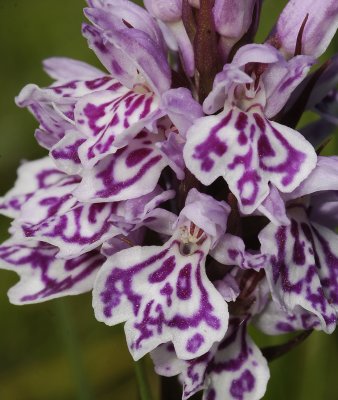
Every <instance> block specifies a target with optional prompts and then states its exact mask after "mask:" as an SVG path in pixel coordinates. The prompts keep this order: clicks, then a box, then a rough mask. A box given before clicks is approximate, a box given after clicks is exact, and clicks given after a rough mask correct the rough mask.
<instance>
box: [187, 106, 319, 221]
mask: <svg viewBox="0 0 338 400" xmlns="http://www.w3.org/2000/svg"><path fill="white" fill-rule="evenodd" d="M184 159H185V162H186V165H187V167H188V168H189V169H190V170H191V171H192V172H193V173H194V175H195V176H196V177H197V178H198V179H199V180H200V181H201V182H202V183H203V184H204V185H210V184H211V183H212V182H213V181H214V180H216V179H217V178H218V177H219V176H221V177H223V178H224V179H225V180H226V182H227V183H228V185H229V188H230V190H231V191H232V193H233V194H234V195H235V196H236V198H237V200H238V202H239V205H240V207H241V210H242V211H243V212H245V213H251V212H253V211H254V210H255V209H256V208H257V207H258V206H259V205H260V204H261V203H262V201H263V200H264V199H265V197H266V196H267V195H268V193H269V182H271V183H273V184H274V185H275V186H276V187H277V188H278V189H279V190H280V191H281V192H291V191H292V190H294V189H295V188H296V187H297V186H298V185H299V184H300V183H301V182H302V181H303V180H304V179H305V178H306V177H307V175H308V174H309V173H310V172H311V170H312V169H313V168H314V167H315V162H316V154H315V152H314V150H313V149H312V147H311V145H310V144H309V143H308V142H307V141H306V140H305V139H303V137H302V136H301V135H300V134H298V133H297V132H296V131H294V130H292V129H290V128H287V127H286V126H282V125H280V124H277V123H276V122H271V121H268V120H267V119H265V118H264V117H263V116H262V115H261V113H259V112H252V113H244V112H241V111H240V110H239V109H236V108H233V109H231V110H229V111H227V112H226V111H224V112H223V113H221V114H218V115H217V116H210V117H205V118H201V119H199V120H197V121H196V122H195V124H194V125H193V126H192V127H191V128H190V130H189V131H188V139H187V144H186V146H185V148H184Z"/></svg>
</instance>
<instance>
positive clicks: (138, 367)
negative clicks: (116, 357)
mask: <svg viewBox="0 0 338 400" xmlns="http://www.w3.org/2000/svg"><path fill="white" fill-rule="evenodd" d="M134 368H135V375H136V380H137V384H138V389H139V393H140V397H141V400H152V395H151V391H150V387H149V383H148V380H147V377H146V372H145V370H146V367H145V357H143V358H141V360H139V361H135V362H134Z"/></svg>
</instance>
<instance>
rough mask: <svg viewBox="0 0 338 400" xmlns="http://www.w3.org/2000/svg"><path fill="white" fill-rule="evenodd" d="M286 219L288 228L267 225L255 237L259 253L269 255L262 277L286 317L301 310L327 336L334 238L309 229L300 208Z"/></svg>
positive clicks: (335, 263)
mask: <svg viewBox="0 0 338 400" xmlns="http://www.w3.org/2000/svg"><path fill="white" fill-rule="evenodd" d="M288 215H289V217H290V220H291V224H290V225H289V226H281V227H276V226H273V225H272V224H269V225H268V226H267V227H266V228H265V229H264V230H263V231H262V232H261V233H260V235H259V238H260V241H261V244H262V248H261V251H262V252H263V253H265V254H267V255H269V261H268V265H267V267H266V275H267V278H268V281H269V284H270V286H271V291H272V295H273V297H274V299H275V301H277V302H278V303H279V304H280V305H281V306H282V307H283V308H284V309H285V310H286V311H288V312H290V313H292V312H293V311H294V308H295V307H296V306H301V307H303V308H304V309H305V310H307V311H309V312H310V313H313V314H315V315H316V316H317V318H318V320H319V322H320V324H321V326H322V329H323V330H324V331H326V332H329V333H330V332H332V331H333V329H334V328H335V325H336V310H335V308H336V307H337V296H336V294H335V291H336V288H337V277H338V275H337V267H338V260H337V255H336V254H335V252H336V247H337V245H336V243H337V238H336V235H335V234H334V233H330V235H329V234H328V233H327V230H326V229H325V228H320V229H319V230H318V227H312V226H311V223H310V222H309V220H308V218H307V216H306V213H305V210H304V208H303V206H294V207H292V208H291V209H289V211H288ZM323 229H324V233H325V236H322V235H321V231H322V230H323ZM328 238H330V240H329V241H328ZM332 239H333V240H334V241H335V245H334V246H332V244H331V242H332ZM327 263H329V265H328V264H327ZM328 271H330V272H329V274H328V275H327V273H328Z"/></svg>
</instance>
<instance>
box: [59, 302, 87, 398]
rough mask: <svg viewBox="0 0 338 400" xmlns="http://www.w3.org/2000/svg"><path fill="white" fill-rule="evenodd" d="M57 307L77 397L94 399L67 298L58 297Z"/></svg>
mask: <svg viewBox="0 0 338 400" xmlns="http://www.w3.org/2000/svg"><path fill="white" fill-rule="evenodd" d="M55 309H56V313H57V316H58V320H59V326H60V331H61V336H62V340H63V343H64V345H65V348H66V353H67V355H68V359H69V362H70V365H71V368H72V372H73V375H74V380H75V385H76V399H78V400H92V396H91V395H90V391H89V386H88V380H87V377H86V374H85V371H84V366H83V360H82V356H81V349H80V346H79V340H78V338H77V335H76V331H75V326H74V323H73V319H72V315H71V313H70V311H69V308H68V307H67V303H66V300H65V299H62V300H61V299H58V300H57V301H56V302H55Z"/></svg>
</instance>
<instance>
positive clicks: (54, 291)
mask: <svg viewBox="0 0 338 400" xmlns="http://www.w3.org/2000/svg"><path fill="white" fill-rule="evenodd" d="M56 252H57V249H56V248H55V247H53V246H50V245H44V244H40V243H34V242H30V243H26V244H16V243H12V242H8V243H4V244H3V245H2V246H0V260H1V261H2V267H3V268H5V269H8V270H11V271H15V272H17V273H18V274H19V275H20V277H21V280H20V282H19V283H18V284H16V285H15V286H14V287H12V288H11V289H10V291H9V293H8V295H9V298H10V300H11V302H12V303H13V304H25V303H38V302H41V301H45V300H49V299H53V298H56V297H61V296H68V295H76V294H80V293H84V292H88V291H89V290H91V289H92V287H93V283H94V279H95V276H96V273H97V271H98V269H99V268H100V267H101V265H102V264H103V262H104V257H103V256H102V255H101V254H100V253H99V252H97V251H93V252H90V253H87V254H84V255H82V256H80V257H77V258H73V259H71V260H61V259H57V258H56V257H55V255H56Z"/></svg>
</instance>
